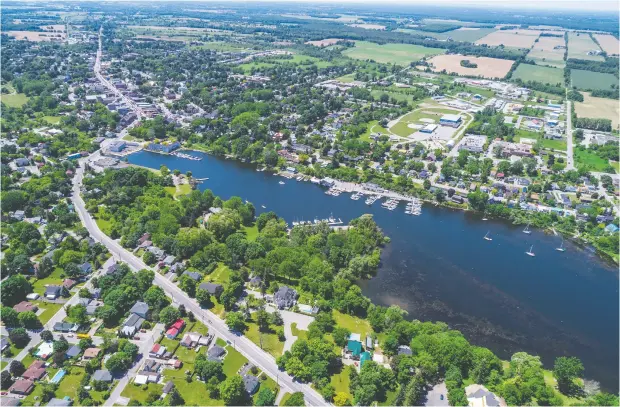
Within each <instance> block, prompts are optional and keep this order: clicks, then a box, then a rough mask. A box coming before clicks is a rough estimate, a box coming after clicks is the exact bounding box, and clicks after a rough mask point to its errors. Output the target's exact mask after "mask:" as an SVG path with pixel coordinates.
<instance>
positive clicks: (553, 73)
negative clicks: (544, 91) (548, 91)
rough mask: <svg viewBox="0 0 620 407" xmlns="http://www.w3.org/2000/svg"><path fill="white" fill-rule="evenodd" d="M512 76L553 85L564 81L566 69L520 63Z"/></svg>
mask: <svg viewBox="0 0 620 407" xmlns="http://www.w3.org/2000/svg"><path fill="white" fill-rule="evenodd" d="M512 78H514V79H517V78H519V79H521V80H523V81H537V82H542V83H548V84H551V85H556V84H558V83H559V84H560V85H561V84H563V83H564V71H563V70H562V69H560V68H550V67H547V66H538V65H529V64H519V66H518V67H517V69H516V70H515V71H514V72H513V74H512Z"/></svg>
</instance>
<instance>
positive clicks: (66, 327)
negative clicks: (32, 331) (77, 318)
mask: <svg viewBox="0 0 620 407" xmlns="http://www.w3.org/2000/svg"><path fill="white" fill-rule="evenodd" d="M78 328H79V327H78V325H77V324H71V323H69V322H56V323H55V324H54V328H53V329H54V331H58V332H63V333H67V332H77V330H78Z"/></svg>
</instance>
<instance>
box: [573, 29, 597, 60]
mask: <svg viewBox="0 0 620 407" xmlns="http://www.w3.org/2000/svg"><path fill="white" fill-rule="evenodd" d="M593 51H600V48H599V47H598V45H596V43H595V42H594V41H592V38H590V35H588V34H583V33H573V32H571V33H568V57H569V58H575V59H588V60H591V61H603V60H604V59H605V58H603V57H602V56H601V55H588V53H589V52H593Z"/></svg>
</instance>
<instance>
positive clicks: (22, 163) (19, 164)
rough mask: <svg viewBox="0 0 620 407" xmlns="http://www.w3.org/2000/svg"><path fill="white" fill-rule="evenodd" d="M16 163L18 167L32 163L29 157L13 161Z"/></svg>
mask: <svg viewBox="0 0 620 407" xmlns="http://www.w3.org/2000/svg"><path fill="white" fill-rule="evenodd" d="M13 162H14V163H15V166H17V167H26V166H28V165H30V160H29V159H27V158H23V157H22V158H18V159H16V160H14V161H13Z"/></svg>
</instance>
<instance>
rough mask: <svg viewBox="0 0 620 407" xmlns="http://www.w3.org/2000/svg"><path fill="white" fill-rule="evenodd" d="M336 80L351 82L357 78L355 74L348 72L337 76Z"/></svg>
mask: <svg viewBox="0 0 620 407" xmlns="http://www.w3.org/2000/svg"><path fill="white" fill-rule="evenodd" d="M336 80H338V81H340V82H344V83H351V82H353V81H354V80H355V74H352V73H350V74H347V75H344V76H340V77H338V78H336Z"/></svg>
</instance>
